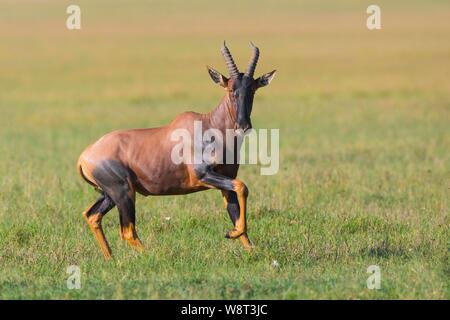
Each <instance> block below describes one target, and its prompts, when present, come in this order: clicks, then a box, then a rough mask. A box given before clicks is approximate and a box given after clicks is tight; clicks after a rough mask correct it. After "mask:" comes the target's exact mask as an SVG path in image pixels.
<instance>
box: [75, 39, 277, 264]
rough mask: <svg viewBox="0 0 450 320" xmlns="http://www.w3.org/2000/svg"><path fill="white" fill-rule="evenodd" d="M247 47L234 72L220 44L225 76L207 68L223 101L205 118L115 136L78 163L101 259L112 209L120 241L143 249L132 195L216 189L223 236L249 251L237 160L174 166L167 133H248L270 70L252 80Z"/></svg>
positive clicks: (190, 116) (188, 117) (189, 116)
mask: <svg viewBox="0 0 450 320" xmlns="http://www.w3.org/2000/svg"><path fill="white" fill-rule="evenodd" d="M250 44H251V47H252V50H253V54H252V57H251V60H250V63H249V65H248V68H247V71H246V72H245V73H240V72H239V70H238V68H237V66H236V64H235V63H234V61H233V57H232V56H231V53H230V51H229V50H228V48H227V46H226V44H225V42H224V44H223V47H222V49H221V53H222V55H223V57H224V59H225V62H226V65H227V68H228V71H229V73H230V77H229V78H227V77H225V76H224V75H222V74H221V73H219V72H218V71H216V70H214V69H213V68H210V67H207V68H208V72H209V75H210V76H211V79H212V80H213V81H214V82H215V83H216V84H218V85H220V86H222V87H223V88H224V89H225V96H224V97H223V98H222V100H221V102H220V103H219V105H218V106H217V107H216V108H215V109H214V110H212V111H211V112H210V113H208V114H199V113H195V112H185V113H182V114H180V115H179V116H178V117H176V118H175V120H173V121H172V122H171V123H170V124H168V125H166V126H163V127H159V128H149V129H134V130H120V131H114V132H111V133H109V134H107V135H105V136H103V137H102V138H100V139H99V140H98V141H97V142H95V143H94V144H92V145H90V146H88V147H87V148H86V150H84V151H83V153H82V154H81V156H80V158H79V160H78V164H77V168H78V172H79V173H80V175H81V176H82V177H83V178H84V179H85V180H86V181H87V182H88V183H89V184H91V185H92V186H94V187H95V189H96V190H97V191H99V192H100V193H101V195H100V197H99V198H98V200H97V201H96V202H95V203H94V204H93V205H92V206H90V207H89V208H87V209H86V210H85V211H84V212H83V217H84V219H85V220H86V222H87V223H88V225H89V227H90V229H91V231H92V233H93V234H94V236H95V238H96V240H97V242H98V244H99V246H100V248H101V250H102V252H103V255H104V256H105V258H106V259H108V258H111V249H110V247H109V245H108V242H107V240H106V237H105V234H104V232H103V229H102V224H101V222H102V218H103V216H104V215H105V214H106V213H107V212H108V211H110V210H111V209H112V208H113V207H114V206H117V208H118V210H119V218H120V236H121V238H122V239H123V240H126V241H127V242H128V243H129V244H130V245H131V246H132V247H134V248H135V249H137V250H138V251H143V250H144V246H143V245H142V243H141V241H140V240H139V237H138V235H137V232H136V227H135V220H136V218H135V196H136V192H138V193H140V194H142V195H144V196H148V195H181V194H188V193H192V192H197V191H203V190H207V189H218V190H220V191H221V192H222V196H223V199H224V202H225V206H226V208H227V211H228V214H229V216H230V218H231V220H232V222H233V225H234V229H232V230H231V231H229V232H227V233H226V237H227V238H229V239H237V238H239V239H240V241H241V243H242V245H243V246H244V248H246V249H247V250H251V249H252V244H251V242H250V240H249V238H248V235H247V226H246V206H247V197H248V189H247V186H246V185H245V184H244V183H243V182H242V181H240V180H238V179H236V176H237V172H238V169H239V163H238V161H234V162H233V163H232V164H229V163H224V162H222V163H220V164H217V163H209V162H208V163H206V162H203V163H201V164H186V163H181V164H175V163H174V162H173V161H172V160H171V150H172V148H173V147H174V145H175V142H174V141H172V139H171V132H173V130H175V129H179V128H182V129H186V130H188V132H190V133H191V134H192V132H193V130H194V129H193V127H194V122H195V121H201V124H202V130H207V129H210V128H214V129H217V130H219V131H220V132H223V133H224V132H225V131H226V130H230V129H231V130H236V131H240V132H241V133H242V131H243V132H245V131H247V130H249V129H251V128H252V124H251V121H250V114H251V112H252V106H253V97H254V95H255V92H256V90H257V89H258V88H261V87H264V86H266V85H268V84H269V83H270V82H271V80H272V79H273V77H274V75H275V70H274V71H272V72H269V73H266V74H264V75H262V76H261V77H259V78H257V79H253V74H254V72H255V68H256V64H257V62H258V58H259V49H258V48H257V47H255V46H254V45H253V44H252V43H250ZM224 154H225V153H224Z"/></svg>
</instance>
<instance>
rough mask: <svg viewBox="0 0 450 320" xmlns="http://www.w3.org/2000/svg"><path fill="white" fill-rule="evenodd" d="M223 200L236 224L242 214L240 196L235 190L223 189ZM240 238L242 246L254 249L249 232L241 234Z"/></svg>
mask: <svg viewBox="0 0 450 320" xmlns="http://www.w3.org/2000/svg"><path fill="white" fill-rule="evenodd" d="M222 195H223V200H224V203H225V208H226V209H227V211H228V214H229V216H230V219H231V221H232V222H233V225H234V226H236V223H237V221H238V220H239V218H240V216H241V209H240V206H239V202H238V197H237V194H236V192H233V191H225V190H222ZM227 234H228V233H227ZM239 240H240V241H241V244H242V246H243V247H244V248H245V249H247V250H249V251H250V250H252V249H253V245H252V243H251V241H250V239H249V238H248V235H247V232H244V233H243V234H242V235H241V236H239Z"/></svg>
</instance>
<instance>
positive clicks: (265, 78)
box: [256, 70, 277, 88]
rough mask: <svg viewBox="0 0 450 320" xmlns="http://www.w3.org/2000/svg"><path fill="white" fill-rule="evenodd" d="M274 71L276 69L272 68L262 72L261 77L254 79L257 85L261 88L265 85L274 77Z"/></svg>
mask: <svg viewBox="0 0 450 320" xmlns="http://www.w3.org/2000/svg"><path fill="white" fill-rule="evenodd" d="M275 72H277V70H273V71H271V72H269V73H266V74H263V75H262V76H261V77H259V78H258V79H256V85H257V87H258V88H261V87H265V86H267V85H268V84H269V83H270V82H271V81H272V79H273V77H275Z"/></svg>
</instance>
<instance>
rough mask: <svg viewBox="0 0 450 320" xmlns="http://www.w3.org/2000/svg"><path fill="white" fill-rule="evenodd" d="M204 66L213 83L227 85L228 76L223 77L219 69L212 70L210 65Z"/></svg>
mask: <svg viewBox="0 0 450 320" xmlns="http://www.w3.org/2000/svg"><path fill="white" fill-rule="evenodd" d="M206 68H207V69H208V73H209V76H210V77H211V79H212V81H214V83H217V84H218V85H221V86H222V87H224V88H226V87H227V86H228V78H227V77H225V76H224V75H223V74H221V73H220V72H219V71H217V70H214V69H213V68H211V67H210V66H206Z"/></svg>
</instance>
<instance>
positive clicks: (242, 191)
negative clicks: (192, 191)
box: [200, 170, 252, 250]
mask: <svg viewBox="0 0 450 320" xmlns="http://www.w3.org/2000/svg"><path fill="white" fill-rule="evenodd" d="M200 181H201V182H202V183H203V184H204V185H205V186H207V187H209V188H214V189H219V190H222V191H224V192H228V193H227V194H232V193H234V194H235V199H232V198H231V196H229V197H227V196H225V194H224V196H225V198H224V200H225V201H227V203H228V202H230V204H231V205H230V209H229V211H228V212H229V213H230V210H232V213H230V216H231V219H232V220H233V223H234V229H233V230H231V231H229V232H227V233H226V237H227V238H229V239H237V238H239V239H240V240H241V243H242V244H243V246H244V247H245V248H246V249H248V250H250V249H251V248H252V245H251V242H250V240H249V239H248V236H247V221H246V209H247V197H248V189H247V186H246V185H245V184H244V183H243V182H242V181H240V180H238V179H231V178H229V177H226V176H223V175H221V174H218V173H216V172H214V171H212V170H208V171H206V173H205V174H204V175H203V176H202V177H201V179H200ZM227 209H228V205H227Z"/></svg>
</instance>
